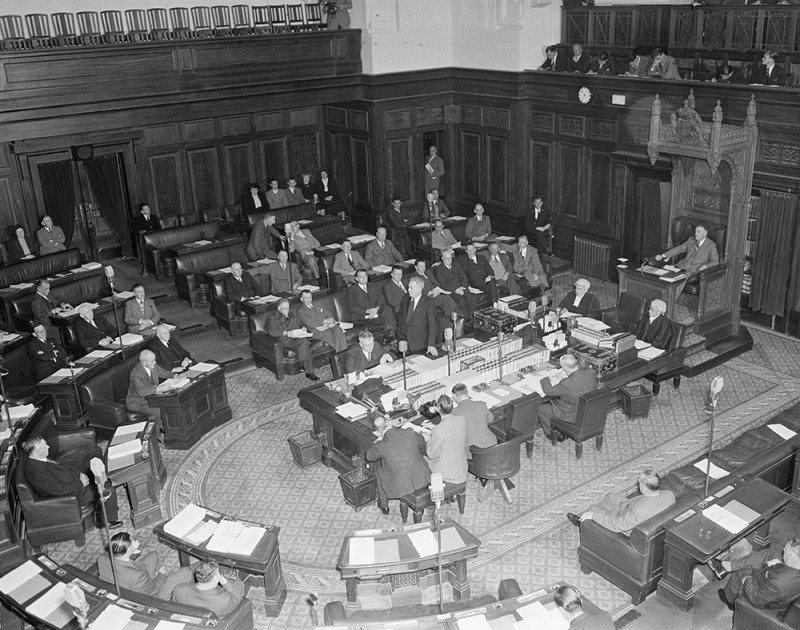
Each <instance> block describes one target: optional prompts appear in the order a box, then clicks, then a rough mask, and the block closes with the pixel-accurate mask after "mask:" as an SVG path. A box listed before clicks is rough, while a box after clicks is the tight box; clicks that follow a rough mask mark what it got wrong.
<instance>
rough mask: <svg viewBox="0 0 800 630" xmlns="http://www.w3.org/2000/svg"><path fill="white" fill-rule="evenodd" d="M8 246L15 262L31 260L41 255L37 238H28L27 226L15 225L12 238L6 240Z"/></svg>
mask: <svg viewBox="0 0 800 630" xmlns="http://www.w3.org/2000/svg"><path fill="white" fill-rule="evenodd" d="M6 246H7V247H8V254H9V256H11V260H12V261H13V262H18V261H20V260H30V259H31V258H36V256H38V255H39V244H38V243H37V242H36V240H28V237H27V236H26V235H25V228H24V227H22V226H21V225H15V226H14V227H13V233H12V235H11V238H10V239H8V240H7V241H6Z"/></svg>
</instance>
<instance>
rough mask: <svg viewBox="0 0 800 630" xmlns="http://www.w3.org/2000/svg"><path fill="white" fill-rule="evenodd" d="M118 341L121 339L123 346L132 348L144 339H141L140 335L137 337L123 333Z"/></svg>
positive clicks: (133, 334)
mask: <svg viewBox="0 0 800 630" xmlns="http://www.w3.org/2000/svg"><path fill="white" fill-rule="evenodd" d="M119 339H121V341H122V345H123V346H132V345H133V344H135V343H139V342H141V341H144V337H142V336H141V335H137V334H135V333H125V334H124V335H122V337H121V338H119Z"/></svg>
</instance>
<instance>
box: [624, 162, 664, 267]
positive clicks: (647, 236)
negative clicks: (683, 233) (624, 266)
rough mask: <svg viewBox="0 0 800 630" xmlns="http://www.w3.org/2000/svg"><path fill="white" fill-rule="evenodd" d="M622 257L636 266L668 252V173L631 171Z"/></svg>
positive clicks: (628, 171) (625, 212)
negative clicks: (644, 260)
mask: <svg viewBox="0 0 800 630" xmlns="http://www.w3.org/2000/svg"><path fill="white" fill-rule="evenodd" d="M626 170H627V179H628V182H627V183H628V185H627V186H626V188H627V190H628V194H627V195H626V197H627V198H626V200H625V201H626V203H625V207H624V211H623V221H622V226H623V228H622V242H621V248H620V250H621V251H620V255H621V256H623V257H624V258H628V259H629V260H630V261H631V264H635V265H636V266H638V265H639V263H640V262H641V261H642V259H644V258H647V257H650V256H654V255H655V254H658V253H661V252H663V251H664V250H665V249H666V244H667V237H668V235H669V210H670V197H671V191H672V183H671V179H670V174H669V173H661V172H659V171H653V170H649V169H639V168H634V167H629V168H627V169H626Z"/></svg>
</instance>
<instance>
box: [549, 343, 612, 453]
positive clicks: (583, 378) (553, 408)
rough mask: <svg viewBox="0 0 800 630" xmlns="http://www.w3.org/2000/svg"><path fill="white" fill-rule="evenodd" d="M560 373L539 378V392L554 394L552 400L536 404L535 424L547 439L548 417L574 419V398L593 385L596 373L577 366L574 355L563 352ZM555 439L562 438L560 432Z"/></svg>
mask: <svg viewBox="0 0 800 630" xmlns="http://www.w3.org/2000/svg"><path fill="white" fill-rule="evenodd" d="M559 363H560V365H561V370H562V372H563V374H564V377H563V378H561V379H560V380H559V381H557V382H553V377H549V378H545V379H542V382H541V388H542V392H541V393H542V395H544V396H551V397H554V400H549V401H547V402H544V403H542V404H541V405H539V419H538V420H539V424H540V425H542V430H543V431H544V434H545V436H546V437H547V438H548V439H549V438H550V435H551V433H552V431H553V428H552V425H551V424H550V421H551V420H553V419H558V420H562V421H564V422H571V423H574V422H575V416H576V414H577V413H578V399H579V398H580V397H581V394H586V393H587V392H590V391H592V390H593V389H595V388H596V387H597V376H596V375H595V373H594V370H593V369H592V368H589V367H586V368H581V367H580V366H579V365H578V359H576V358H575V357H574V356H572V355H571V354H565V355H563V356H562V357H561V358H560V359H559ZM558 440H559V442H563V441H564V436H563V435H561V434H559V436H558Z"/></svg>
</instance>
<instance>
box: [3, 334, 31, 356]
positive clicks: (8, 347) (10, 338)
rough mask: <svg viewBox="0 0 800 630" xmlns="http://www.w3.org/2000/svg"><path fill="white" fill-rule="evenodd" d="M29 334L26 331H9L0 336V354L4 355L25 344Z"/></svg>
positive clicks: (28, 339) (29, 337) (29, 336)
mask: <svg viewBox="0 0 800 630" xmlns="http://www.w3.org/2000/svg"><path fill="white" fill-rule="evenodd" d="M31 337H33V335H31V334H30V333H26V332H19V333H11V334H5V335H1V336H0V355H5V354H7V353H9V352H11V351H12V350H15V349H16V348H20V347H22V346H27V345H28V341H30V339H31Z"/></svg>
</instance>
